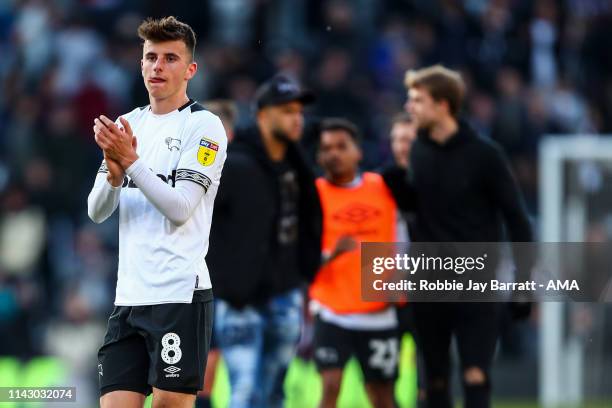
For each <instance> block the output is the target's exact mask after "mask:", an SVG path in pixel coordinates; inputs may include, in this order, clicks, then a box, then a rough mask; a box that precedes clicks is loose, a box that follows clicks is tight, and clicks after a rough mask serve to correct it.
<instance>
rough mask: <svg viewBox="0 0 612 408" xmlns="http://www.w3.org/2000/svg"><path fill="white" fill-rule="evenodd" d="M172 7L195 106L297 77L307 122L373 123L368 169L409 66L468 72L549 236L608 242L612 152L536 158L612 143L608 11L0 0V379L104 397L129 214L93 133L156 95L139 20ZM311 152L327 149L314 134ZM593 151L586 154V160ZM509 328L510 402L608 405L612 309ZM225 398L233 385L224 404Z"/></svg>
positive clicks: (355, 391)
mask: <svg viewBox="0 0 612 408" xmlns="http://www.w3.org/2000/svg"><path fill="white" fill-rule="evenodd" d="M169 14H172V15H175V16H177V17H178V18H179V19H181V20H183V21H185V22H187V23H189V24H191V25H192V27H193V28H194V30H195V31H196V33H197V34H198V46H197V56H196V58H197V61H198V63H199V73H198V75H197V77H196V78H195V79H194V80H193V81H191V84H190V88H189V95H190V96H191V97H192V98H194V99H198V100H200V101H205V100H208V99H211V98H229V99H232V100H233V101H235V103H236V104H237V106H238V110H239V118H238V125H239V126H242V125H245V124H248V123H249V121H250V119H251V116H250V115H251V105H250V100H251V97H252V95H253V92H254V90H255V88H256V86H257V85H258V84H259V83H260V82H261V81H263V80H265V79H266V78H269V77H270V76H272V75H273V74H274V73H276V72H279V71H282V72H286V73H288V74H290V75H293V76H294V77H296V78H298V79H299V80H301V81H302V82H303V83H304V84H306V85H307V86H308V87H310V88H311V89H313V90H315V91H316V93H317V94H318V96H319V101H318V103H317V104H316V105H315V106H314V107H313V108H312V109H310V110H309V111H308V117H309V120H310V121H312V120H314V118H317V117H325V116H344V117H346V118H349V119H351V120H352V121H354V122H355V123H357V124H358V125H359V127H360V128H361V130H362V131H363V134H364V136H365V138H364V152H365V154H364V162H363V167H364V169H374V168H376V167H377V166H379V165H381V164H382V163H384V162H386V161H388V160H390V151H389V140H388V131H389V121H390V118H391V116H393V115H394V114H395V113H397V112H399V111H401V110H402V106H403V104H404V102H405V89H404V87H403V85H402V82H403V76H404V72H405V71H406V70H407V69H411V68H420V67H423V66H426V65H430V64H434V63H443V64H445V65H448V66H450V67H453V68H456V69H460V70H461V71H462V73H463V74H464V77H465V79H466V80H467V82H468V86H469V95H468V99H467V102H466V105H465V115H466V116H467V118H468V119H469V121H470V122H471V123H472V124H473V125H474V126H475V127H476V129H477V130H478V131H479V132H480V133H481V134H482V135H484V136H487V137H491V138H493V139H495V140H496V141H497V142H499V143H500V144H501V145H502V146H503V147H504V148H505V150H506V153H507V154H508V156H509V157H510V160H511V162H512V165H513V166H514V170H515V173H516V176H517V178H518V180H519V182H520V185H521V187H522V190H523V193H524V195H525V198H526V201H527V203H528V207H529V211H530V215H531V216H532V217H533V222H534V227H535V228H536V231H537V234H538V236H540V237H542V238H543V239H546V240H551V241H555V240H556V241H565V240H577V241H581V240H596V241H602V240H604V241H607V240H609V237H610V236H611V235H612V217H611V216H610V209H611V208H612V200H611V198H612V192H611V191H610V190H611V189H610V185H612V184H611V183H612V170H611V166H610V163H612V150H611V149H610V148H609V146H607V144H606V143H605V141H604V142H601V143H602V144H600V141H598V140H590V139H589V140H590V141H589V142H588V143H587V142H584V141H583V139H582V138H580V139H577V140H576V139H573V140H574V141H573V142H572V143H571V144H569V145H564V146H565V148H562V149H561V150H562V153H560V154H557V155H555V154H556V153H555V152H556V151H557V150H559V149H557V148H556V147H555V146H557V145H562V144H563V143H565V142H563V140H565V138H564V137H561V136H557V137H555V138H553V139H554V141H553V142H550V143H548V142H547V146H548V147H547V149H548V150H546V149H543V150H542V152H543V153H542V154H543V156H542V157H544V156H545V155H548V156H546V157H547V159H546V160H548V161H547V163H553V165H551V167H550V168H549V171H546V172H543V173H540V171H539V167H538V165H542V164H543V160H541V159H539V158H538V153H539V150H538V149H539V147H542V146H543V145H544V144H543V143H542V140H543V138H544V135H546V134H565V135H577V134H606V133H612V52H610V50H609V44H608V43H609V40H610V38H612V2H610V1H609V0H556V1H555V0H533V1H532V0H465V1H459V0H427V1H425V0H423V1H420V0H378V1H377V0H350V1H349V0H327V1H324V0H209V1H201V0H200V1H186V0H184V1H181V0H174V1H161V0H153V1H145V0H133V1H126V0H55V1H51V0H48V1H44V0H0V386H34V385H36V386H44V385H70V386H76V387H77V388H78V390H77V395H78V401H79V402H78V403H77V404H71V405H69V406H71V407H77V406H79V407H88V406H95V405H96V403H97V397H98V394H97V371H96V365H97V364H96V359H95V355H96V351H97V348H98V347H99V345H100V343H101V341H102V336H103V334H104V330H105V323H106V319H107V317H108V314H109V312H110V310H111V308H112V301H113V298H114V283H115V273H116V262H117V220H116V216H115V218H113V219H111V220H110V221H108V222H105V223H103V224H101V225H94V224H93V223H92V222H90V221H89V219H88V218H87V214H86V196H87V193H88V191H89V189H90V188H91V185H92V183H93V180H94V177H95V173H96V170H97V168H98V166H99V164H100V160H101V154H100V152H99V151H98V149H97V147H96V145H95V143H94V141H93V135H92V131H91V126H92V121H93V118H94V116H97V115H99V114H106V115H108V116H111V117H115V116H117V115H118V114H120V113H124V112H127V111H129V110H131V109H132V108H133V107H134V106H142V105H146V104H147V103H148V100H147V95H146V91H145V88H144V86H143V84H142V78H141V76H140V66H139V64H140V62H139V61H140V57H141V44H140V40H139V39H138V37H137V36H136V28H137V26H138V25H139V23H140V21H141V20H142V19H143V18H144V17H147V16H154V17H160V16H164V15H169ZM304 143H305V145H306V147H311V146H312V135H308V134H307V135H305V138H304ZM585 143H587V144H588V145H589V146H590V147H589V148H588V149H587V150H588V152H585V153H584V155H578V156H579V157H578V158H575V157H573V156H572V152H576V151H579V150H580V149H581V146H583V145H584V144H585ZM550 146H553V147H550ZM555 149H557V150H555ZM544 151H546V152H548V153H544ZM551 151H552V152H553V153H550V152H551ZM557 153H558V152H557ZM551 157H552V158H551ZM539 176H540V177H539ZM544 197H548V199H545V198H544ZM544 200H546V205H544V202H543V201H544ZM213 284H214V282H213ZM505 327H506V329H505V330H504V333H503V337H502V339H501V342H500V347H499V352H498V356H497V363H496V364H497V365H496V368H495V370H494V389H495V401H496V403H495V406H496V407H497V406H498V407H519V408H522V407H525V408H527V407H536V406H539V405H538V401H541V404H544V403H545V402H546V403H548V404H550V405H549V406H552V404H554V403H555V402H556V401H562V402H565V403H567V404H568V406H575V407H604V406H605V407H610V406H612V378H611V377H612V376H611V375H610V373H612V315H611V313H610V308H609V307H608V306H607V305H605V304H597V305H595V304H590V305H588V304H557V305H552V306H549V305H546V306H545V307H542V308H537V309H536V310H535V312H534V314H533V316H532V319H531V320H530V321H527V322H524V323H521V324H511V323H510V322H506V325H505ZM403 346H404V347H403V351H402V365H401V367H402V371H401V377H400V380H399V381H398V386H397V389H396V391H397V396H398V401H399V402H400V403H401V404H402V406H403V407H411V406H414V405H413V404H414V387H415V383H414V381H415V374H414V369H415V368H414V349H413V344H412V342H411V340H410V338H409V337H408V336H407V337H405V339H404V342H403ZM220 370H221V371H220V373H221V374H223V367H221V369H220ZM347 370H348V372H349V375H347V376H346V378H345V383H344V387H343V394H342V395H343V396H342V397H341V405H342V406H343V407H357V408H359V407H365V406H367V403H366V402H365V394H364V393H363V390H361V388H360V385H359V381H358V378H359V375H360V374H359V371H358V369H356V368H355V367H354V366H352V365H351V366H350V367H349V368H348V369H347ZM285 386H286V387H285V390H286V393H287V399H288V403H287V406H291V407H294V408H307V407H312V406H314V405H316V403H317V398H318V395H319V392H320V388H319V383H318V380H317V376H316V373H315V371H314V369H313V367H312V365H310V364H309V363H308V362H304V361H301V360H296V361H295V362H294V364H293V365H292V367H291V369H290V371H289V373H288V376H287V381H286V383H285ZM456 388H457V387H456ZM226 400H227V381H226V379H225V378H224V376H223V375H220V376H218V381H217V384H216V386H215V401H216V402H217V406H218V407H221V406H223V401H226ZM0 406H11V405H9V404H2V403H0ZM12 406H16V405H12ZM27 406H35V404H28V405H27ZM53 406H59V405H53Z"/></svg>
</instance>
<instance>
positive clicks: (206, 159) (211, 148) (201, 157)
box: [198, 138, 219, 166]
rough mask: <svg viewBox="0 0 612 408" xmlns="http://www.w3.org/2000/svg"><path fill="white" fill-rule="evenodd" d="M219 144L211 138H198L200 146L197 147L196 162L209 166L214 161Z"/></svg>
mask: <svg viewBox="0 0 612 408" xmlns="http://www.w3.org/2000/svg"><path fill="white" fill-rule="evenodd" d="M218 151H219V145H218V144H217V143H215V142H213V141H212V140H208V139H206V138H202V140H200V148H199V149H198V162H199V163H200V164H201V165H202V166H210V165H211V164H213V163H214V162H215V158H216V157H217V152H218Z"/></svg>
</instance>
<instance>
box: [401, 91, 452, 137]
mask: <svg viewBox="0 0 612 408" xmlns="http://www.w3.org/2000/svg"><path fill="white" fill-rule="evenodd" d="M446 105H447V103H446V101H436V100H434V99H433V98H432V96H431V94H430V93H429V92H428V91H427V90H426V89H424V88H422V87H416V88H410V90H409V91H408V101H407V102H406V110H407V111H408V113H410V115H412V117H413V118H414V119H415V121H416V122H417V126H418V127H419V128H420V129H431V128H432V126H434V125H435V124H436V123H437V122H438V121H439V120H440V119H441V118H442V117H443V115H444V114H445V113H446V111H447V107H446Z"/></svg>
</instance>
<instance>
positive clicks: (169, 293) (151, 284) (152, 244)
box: [99, 100, 227, 306]
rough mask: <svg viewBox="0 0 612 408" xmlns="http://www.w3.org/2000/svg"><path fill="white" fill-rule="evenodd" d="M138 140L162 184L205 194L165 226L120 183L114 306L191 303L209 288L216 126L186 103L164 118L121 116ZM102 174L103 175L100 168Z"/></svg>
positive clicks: (223, 142) (222, 145) (223, 146)
mask: <svg viewBox="0 0 612 408" xmlns="http://www.w3.org/2000/svg"><path fill="white" fill-rule="evenodd" d="M123 117H124V118H125V119H126V120H127V121H128V122H129V123H130V126H131V128H132V131H133V134H134V136H136V138H137V140H138V145H137V149H136V153H137V154H138V156H139V157H140V160H142V162H143V163H144V164H146V166H147V167H149V168H150V169H151V170H152V171H153V172H154V173H155V174H157V176H158V177H159V178H160V179H161V180H162V181H164V182H166V183H168V184H170V185H171V186H174V183H176V182H177V181H179V180H189V181H191V182H193V183H197V184H199V185H200V186H202V187H203V188H204V190H205V191H206V193H205V194H204V196H203V199H202V201H201V202H200V203H199V204H197V205H196V207H195V209H194V211H193V214H192V215H191V217H190V218H189V219H188V220H187V222H185V223H184V224H183V225H180V226H177V225H175V224H173V223H172V222H170V220H168V219H167V218H166V217H165V216H164V215H163V214H162V213H161V212H160V211H158V210H157V209H156V208H155V207H154V206H153V204H151V202H149V201H148V200H147V198H146V197H145V196H144V195H143V193H142V192H141V191H140V190H139V189H138V187H137V186H136V185H135V183H134V182H133V181H132V180H131V179H129V178H128V177H126V178H125V179H124V182H123V186H122V189H121V193H120V198H119V268H118V276H117V291H116V297H115V304H116V305H119V306H137V305H151V304H160V303H191V300H192V297H193V291H194V290H196V289H208V288H211V283H210V275H209V273H208V268H207V266H206V261H205V257H206V253H207V252H208V239H209V233H210V225H211V221H212V215H213V214H212V213H213V204H214V200H215V196H216V194H217V190H218V188H219V180H220V178H221V170H222V169H223V164H224V162H225V157H226V150H227V137H226V135H225V130H224V128H223V125H222V123H221V120H219V118H218V117H217V116H215V115H214V114H212V113H210V112H208V111H207V110H205V109H204V108H203V107H202V106H201V105H200V104H198V103H196V102H194V101H192V100H190V101H189V102H188V103H187V104H185V105H183V106H182V107H181V108H179V109H177V110H174V111H172V112H170V113H167V114H164V115H156V114H154V113H153V112H152V111H151V109H150V107H149V106H146V107H144V108H136V109H134V110H133V111H132V112H130V113H128V114H125V115H123ZM99 171H100V172H105V171H106V168H105V164H104V163H103V164H102V166H101V168H100V170H99Z"/></svg>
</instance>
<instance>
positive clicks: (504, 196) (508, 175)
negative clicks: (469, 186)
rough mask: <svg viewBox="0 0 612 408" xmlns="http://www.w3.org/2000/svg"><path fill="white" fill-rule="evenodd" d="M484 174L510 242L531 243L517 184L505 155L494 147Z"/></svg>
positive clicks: (525, 214)
mask: <svg viewBox="0 0 612 408" xmlns="http://www.w3.org/2000/svg"><path fill="white" fill-rule="evenodd" d="M486 174H487V185H488V188H489V191H490V192H491V194H492V196H493V200H494V202H495V204H496V205H497V206H498V208H499V209H500V211H501V213H502V215H503V218H504V223H505V225H506V228H507V230H508V234H509V238H510V241H512V242H531V241H532V240H533V234H532V230H531V224H530V222H529V216H528V215H527V209H526V207H525V203H524V202H523V197H522V195H521V192H520V190H519V187H518V183H517V182H516V180H515V178H514V176H513V175H512V172H511V170H510V165H509V163H508V161H507V159H506V157H505V155H504V154H503V153H502V151H501V150H500V148H498V147H496V146H495V147H493V149H492V151H491V152H490V155H489V157H488V164H487V166H486Z"/></svg>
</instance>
